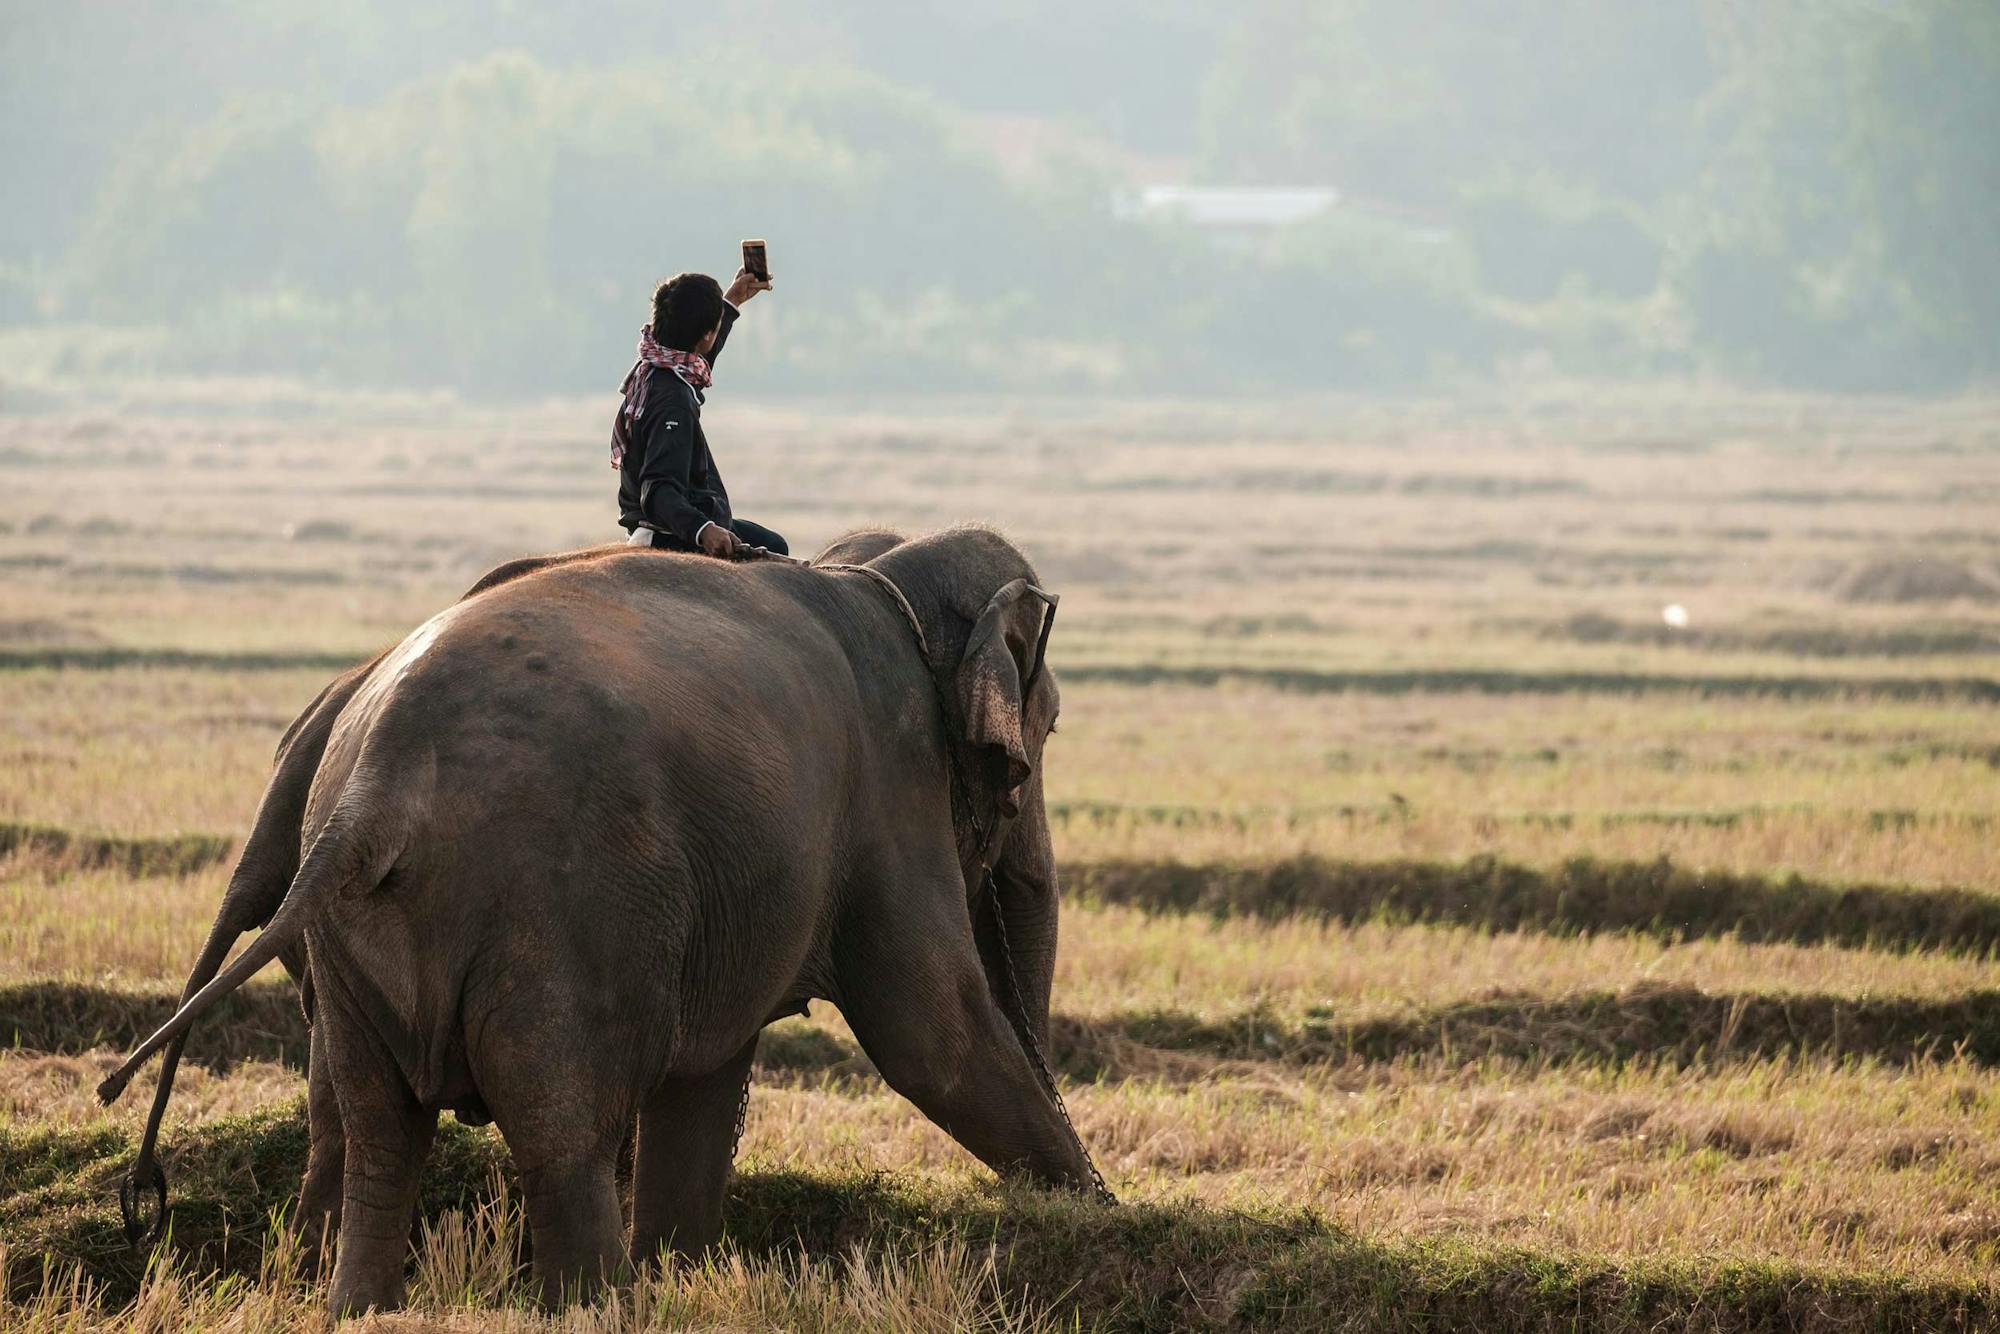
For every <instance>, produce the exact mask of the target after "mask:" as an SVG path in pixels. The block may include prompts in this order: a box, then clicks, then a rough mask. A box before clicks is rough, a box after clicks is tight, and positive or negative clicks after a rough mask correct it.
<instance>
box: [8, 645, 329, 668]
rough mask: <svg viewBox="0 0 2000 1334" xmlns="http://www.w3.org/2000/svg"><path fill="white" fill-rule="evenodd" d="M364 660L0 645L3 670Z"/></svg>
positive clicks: (319, 664) (325, 664)
mask: <svg viewBox="0 0 2000 1334" xmlns="http://www.w3.org/2000/svg"><path fill="white" fill-rule="evenodd" d="M366 661H367V656H366V655H365V654H358V653H319V652H314V651H311V650H306V649H282V650H269V651H247V650H246V651H238V652H211V651H208V650H203V649H181V648H139V647H125V646H121V645H100V646H79V647H73V648H65V647H51V648H9V649H0V671H9V672H26V671H37V670H41V671H48V670H57V671H90V672H108V671H115V670H117V669H118V668H121V667H160V668H168V667H181V668H188V667H191V668H195V669H197V670H200V671H211V672H294V671H307V670H311V671H325V672H344V671H346V670H347V669H348V668H349V667H353V666H355V665H357V664H359V663H362V662H366Z"/></svg>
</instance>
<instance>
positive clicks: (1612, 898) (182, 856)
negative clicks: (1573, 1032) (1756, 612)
mask: <svg viewBox="0 0 2000 1334" xmlns="http://www.w3.org/2000/svg"><path fill="white" fill-rule="evenodd" d="M1102 805H1103V804H1102V803H1097V804H1093V803H1087V802H1086V803H1070V804H1069V805H1067V806H1058V808H1057V809H1056V810H1055V811H1054V812H1053V814H1054V816H1055V818H1056V820H1057V822H1058V823H1061V822H1062V821H1063V820H1065V819H1073V818H1074V819H1089V818H1092V816H1093V815H1094V814H1096V813H1097V812H1098V810H1099V808H1100V807H1102ZM1127 809H1128V808H1126V807H1122V806H1121V807H1118V808H1117V811H1118V812H1119V813H1121V814H1122V813H1124V812H1125V811H1126V810H1127ZM1351 809H1353V810H1355V811H1363V810H1364V808H1351ZM1366 809H1367V811H1368V813H1369V814H1370V817H1371V818H1380V819H1384V820H1386V819H1393V818H1397V817H1396V816H1395V815H1394V814H1393V811H1394V808H1392V807H1383V808H1381V810H1382V812H1383V814H1381V815H1380V816H1375V815H1373V808H1366ZM1147 812H1151V813H1152V814H1154V815H1155V816H1157V818H1158V819H1159V820H1160V821H1161V822H1163V823H1168V824H1175V825H1179V824H1195V823H1200V822H1202V821H1204V820H1211V819H1221V818H1222V817H1220V816H1217V815H1215V814H1214V812H1212V811H1211V810H1209V809H1208V808H1197V807H1159V808H1142V812H1141V813H1142V814H1144V813H1147ZM1731 815H1732V813H1731V812H1722V813H1720V814H1719V815H1716V814H1709V815H1704V813H1702V812H1658V811H1645V812H1634V813H1621V812H1611V813H1604V814H1600V815H1598V816H1596V817H1594V818H1596V819H1597V820H1599V821H1600V823H1603V824H1605V825H1607V826H1609V825H1612V824H1616V823H1621V822H1627V821H1630V820H1638V819H1644V820H1649V821H1654V822H1659V823H1668V822H1671V821H1676V820H1678V821H1681V822H1686V823H1693V822H1699V821H1702V820H1704V819H1707V820H1711V821H1715V820H1727V819H1729V818H1730V817H1731ZM1905 816H1909V817H1910V818H1908V819H1905V818H1902V817H1905ZM1870 817H1871V819H1872V820H1874V821H1875V822H1876V823H1877V824H1879V825H1880V826H1881V827H1883V828H1891V827H1894V828H1901V827H1908V826H1912V825H1915V824H1916V823H1917V821H1916V819H1915V813H1912V812H1903V811H1893V810H1885V811H1875V812H1870ZM1518 818H1519V819H1521V820H1524V821H1525V820H1532V819H1543V820H1549V819H1559V818H1563V817H1561V816H1560V815H1557V816H1535V815H1522V816H1520V817H1518ZM1941 818H1944V819H1947V820H1952V819H1956V820H1957V821H1958V822H1959V823H1963V824H1965V825H1967V826H1968V827H1971V828H1983V827H1985V825H1986V824H1987V823H1988V821H1987V820H1986V819H1985V818H1984V817H1982V816H1977V815H1971V816H1965V817H1941ZM234 850H235V840H234V839H232V838H229V837H226V836H224V835H220V834H180V835H171V836H167V837H159V838H152V837H122V836H116V835H101V834H89V833H82V832H79V831H74V830H68V829H62V828H58V827H54V826H47V825H24V824H7V823H0V857H9V856H11V857H13V858H14V859H15V862H16V865H17V866H19V865H23V864H26V863H33V864H35V865H36V866H38V867H39V868H41V869H44V870H68V869H72V868H84V869H89V868H96V867H107V866H108V867H114V868H119V869H123V870H125V871H127V872H128V873H129V874H132V875H135V876H136V875H185V874H189V873H192V872H194V871H198V870H201V869H203V868H204V867H207V866H211V865H214V864H215V863H217V862H219V861H222V860H223V859H225V858H227V857H228V856H230V855H231V854H232V853H233V852H234ZM1062 880H1063V886H1064V889H1065V891H1066V892H1067V893H1068V894H1069V895H1071V896H1072V897H1077V898H1083V899H1094V900H1098V901H1101V902H1104V903H1115V904H1121V905H1125V906H1129V907H1134V908H1139V909H1142V910H1145V911H1149V912H1162V913H1206V914H1210V915H1214V916H1218V917H1224V916H1230V915H1234V914H1244V915H1249V916H1254V917H1262V918H1269V919H1278V918H1286V917H1311V918H1319V919H1323V920H1329V921H1337V922H1346V923H1351V922H1359V921H1368V920H1372V919H1376V918H1382V917H1386V918H1389V919H1391V920H1397V921H1418V922H1439V923H1456V924H1461V925H1469V926H1477V927H1483V928H1487V929H1490V930H1495V931H1545V932H1552V933H1555V934H1561V935H1570V934H1578V933H1584V932H1603V931H1640V932H1644V933H1646V934H1648V935H1652V936H1657V937H1660V938H1662V939H1668V940H1684V939H1688V938H1691V937H1696V936H1723V935H1734V936H1737V937H1740V938H1741V939H1743V940H1745V941H1749V942H1756V943H1765V942H1774V941H1790V942H1794V943H1797V944H1822V943H1825V944H1838V945H1849V946H1857V947H1869V948H1877V949H1894V950H1919V949H1936V950H1946V951H1953V952H1959V953H1967V954H1972V955H1981V956H1983V955H1990V954H1993V953H1995V952H1996V951H2000V893H1991V892H1986V891H1982V890H1979V889H1972V888H1965V887H1960V886H1935V887H1934V886H1919V885H1901V884H1841V883H1836V882H1832V881H1826V880H1819V879H1813V878H1809V877H1806V876H1802V875H1798V874H1796V873H1790V874H1779V875H1760V874H1745V873H1740V872H1731V871H1707V870H1700V869H1695V868H1690V867H1685V866H1678V865H1675V864H1674V863H1673V862H1671V861H1669V860H1668V859H1666V858H1665V857H1660V858H1656V859H1654V860H1652V861H1645V862H1635V861H1615V860H1608V859H1603V858H1594V857H1577V858H1572V859H1570V860H1568V861H1566V862H1564V863H1562V864H1561V865H1560V866H1556V867H1537V866H1524V865H1520V864H1518V863H1514V862H1508V861H1503V860H1500V859H1498V858H1495V857H1491V856H1475V857H1470V858H1467V859H1466V860H1464V861H1459V862H1445V861H1422V860H1413V859H1396V860H1388V861H1363V860H1351V859H1345V858H1331V857H1320V856H1312V855H1307V856H1300V857H1290V858H1282V859H1278V860H1274V861H1268V862H1255V863H1234V862H1178V861H1150V860H1149V861H1128V860H1105V861H1074V860H1072V861H1068V862H1065V863H1064V865H1063V867H1062ZM0 1017H4V1015H3V1014H0Z"/></svg>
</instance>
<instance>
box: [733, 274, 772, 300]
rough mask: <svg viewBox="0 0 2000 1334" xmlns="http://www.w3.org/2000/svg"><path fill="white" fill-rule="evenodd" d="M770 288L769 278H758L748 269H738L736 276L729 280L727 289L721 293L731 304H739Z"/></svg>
mask: <svg viewBox="0 0 2000 1334" xmlns="http://www.w3.org/2000/svg"><path fill="white" fill-rule="evenodd" d="M770 290H771V280H770V279H769V278H759V277H758V276H757V275H756V274H754V273H752V272H750V270H748V269H738V270H737V271H736V277H735V278H733V279H732V280H731V281H730V284H729V290H728V291H726V292H724V293H723V294H722V295H723V297H724V299H725V300H727V301H728V302H729V304H730V305H732V306H741V305H742V304H743V303H744V302H745V301H748V300H749V299H750V298H751V297H753V296H755V295H757V293H759V292H768V291H770Z"/></svg>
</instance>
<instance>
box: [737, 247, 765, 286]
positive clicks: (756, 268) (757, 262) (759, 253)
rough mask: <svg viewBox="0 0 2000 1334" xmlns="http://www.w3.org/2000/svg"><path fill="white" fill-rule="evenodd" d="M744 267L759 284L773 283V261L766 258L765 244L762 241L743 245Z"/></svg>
mask: <svg viewBox="0 0 2000 1334" xmlns="http://www.w3.org/2000/svg"><path fill="white" fill-rule="evenodd" d="M743 267H744V268H746V269H748V270H749V271H750V276H751V277H752V278H755V279H756V280H757V281H758V282H760V283H768V282H770V281H771V261H770V260H769V259H768V258H766V257H765V254H764V243H763V242H762V241H761V240H759V241H745V242H744V243H743Z"/></svg>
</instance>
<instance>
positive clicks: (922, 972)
mask: <svg viewBox="0 0 2000 1334" xmlns="http://www.w3.org/2000/svg"><path fill="white" fill-rule="evenodd" d="M949 877H950V878H946V876H945V875H942V874H941V875H938V876H936V877H935V878H934V879H933V881H932V883H931V884H922V883H913V884H911V885H910V886H909V887H908V888H906V889H905V888H901V887H899V888H898V891H897V892H892V893H889V894H886V895H884V896H883V900H884V903H885V905H886V906H881V907H878V908H877V909H876V910H875V911H873V912H869V913H865V914H857V915H856V917H855V918H853V919H852V920H850V921H849V922H848V923H847V924H846V926H845V929H844V932H843V941H842V944H841V946H840V947H839V949H838V956H837V958H836V962H835V967H836V969H837V972H838V976H839V980H840V988H841V989H840V995H841V998H842V999H841V1006H842V1012H843V1013H844V1014H845V1015H846V1016H847V1021H848V1023H849V1024H850V1025H852V1026H853V1029H854V1036H855V1037H857V1038H859V1039H860V1040H861V1047H862V1050H863V1051H866V1052H867V1053H868V1057H869V1059H870V1060H872V1061H874V1062H875V1067H876V1068H877V1069H878V1070H880V1071H881V1072H882V1077H883V1078H884V1079H886V1080H888V1081H889V1086H890V1087H891V1088H893V1089H895V1090H896V1091H897V1092H898V1093H901V1094H902V1095H903V1096H904V1097H906V1098H908V1099H909V1100H910V1101H911V1102H914V1103H915V1104H916V1105H917V1106H918V1107H919V1108H921V1109H922V1110H923V1113H924V1115H926V1116H928V1117H929V1118H930V1119H931V1120H932V1121H934V1122H936V1123H937V1124H938V1126H939V1127H941V1128H942V1129H943V1130H944V1131H945V1133H946V1134H948V1135H950V1136H951V1137H952V1138H953V1139H955V1140H957V1141H958V1142H959V1143H960V1144H962V1145H964V1146H965V1147H966V1148H967V1149H969V1150H971V1151H972V1154H973V1156H974V1157H976V1158H978V1159H979V1160H980V1161H981V1162H983V1163H985V1164H986V1165H987V1166H988V1167H991V1168H992V1169H993V1170H994V1171H995V1172H998V1173H999V1174H1001V1175H1002V1176H1011V1175H1016V1174H1020V1175H1025V1176H1028V1177H1031V1178H1033V1179H1036V1180H1039V1181H1043V1182H1047V1183H1050V1184H1053V1185H1067V1186H1074V1187H1077V1188H1079V1189H1088V1188H1089V1186H1090V1184H1091V1180H1092V1178H1091V1173H1090V1165H1089V1163H1088V1162H1087V1161H1086V1160H1085V1158H1084V1155H1083V1146H1082V1143H1081V1142H1080V1141H1079V1140H1078V1139H1077V1138H1076V1136H1075V1134H1074V1133H1073V1132H1072V1131H1071V1129H1070V1128H1069V1127H1068V1126H1067V1125H1066V1124H1065V1123H1064V1121H1063V1118H1062V1114H1061V1113H1060V1112H1058V1111H1057V1110H1056V1105H1055V1103H1054V1102H1053V1101H1052V1100H1051V1099H1050V1098H1049V1095H1048V1093H1047V1092H1046V1091H1045V1090H1044V1089H1043V1087H1042V1084H1041V1081H1040V1079H1039V1078H1038V1077H1037V1075H1036V1074H1035V1071H1034V1068H1033V1067H1032V1066H1031V1065H1029V1063H1028V1055H1027V1052H1026V1050H1025V1049H1024V1048H1023V1047H1022V1045H1021V1039H1020V1037H1019V1036H1018V1035H1017V1034H1016V1033H1015V1031H1014V1028H1013V1026H1012V1025H1011V1024H1010V1023H1009V1022H1008V1021H1007V1018H1006V1016H1005V1015H1004V1014H1003V1013H1002V1012H1001V1009H1000V1007H999V1005H998V1004H996V1003H995V1001H994V998H993V993H992V990H991V989H990V987H989V985H988V982H987V975H986V970H985V967H984V966H983V965H982V963H981V960H980V956H979V950H978V947H977V946H976V945H975V944H974V943H973V938H972V927H971V922H970V920H969V919H968V918H967V916H966V913H965V907H964V899H963V898H962V897H961V896H962V894H963V892H964V891H963V882H962V881H960V880H959V879H958V877H957V874H956V868H953V870H952V871H951V872H950V873H949ZM933 885H934V886H935V887H933Z"/></svg>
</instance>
